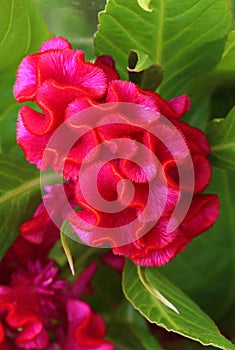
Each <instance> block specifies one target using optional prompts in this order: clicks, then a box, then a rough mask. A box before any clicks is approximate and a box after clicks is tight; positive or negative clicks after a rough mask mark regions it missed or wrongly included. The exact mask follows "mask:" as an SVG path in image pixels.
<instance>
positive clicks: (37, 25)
mask: <svg viewBox="0 0 235 350" xmlns="http://www.w3.org/2000/svg"><path fill="white" fill-rule="evenodd" d="M0 8H1V12H0V23H1V27H0V70H3V69H6V68H7V67H10V66H12V65H13V64H15V63H16V62H18V61H19V59H21V58H22V57H24V56H25V55H27V54H28V53H29V52H34V51H35V50H37V49H38V46H39V45H40V44H41V43H42V42H43V41H44V40H46V39H47V37H48V32H47V29H46V25H45V23H44V22H43V20H42V19H41V17H40V15H39V13H38V11H37V8H36V6H35V4H34V2H33V1H32V0H0Z"/></svg>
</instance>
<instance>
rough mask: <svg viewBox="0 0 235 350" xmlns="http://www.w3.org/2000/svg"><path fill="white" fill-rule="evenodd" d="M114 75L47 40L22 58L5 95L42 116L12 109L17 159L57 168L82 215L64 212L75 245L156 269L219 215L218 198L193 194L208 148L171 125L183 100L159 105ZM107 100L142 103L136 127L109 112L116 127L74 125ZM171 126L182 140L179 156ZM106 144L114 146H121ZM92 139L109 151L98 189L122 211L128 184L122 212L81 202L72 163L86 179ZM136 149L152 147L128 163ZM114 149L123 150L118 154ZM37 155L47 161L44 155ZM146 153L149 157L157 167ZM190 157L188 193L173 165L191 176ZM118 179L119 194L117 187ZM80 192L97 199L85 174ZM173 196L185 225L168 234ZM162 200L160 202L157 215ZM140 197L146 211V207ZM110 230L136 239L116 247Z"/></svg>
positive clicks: (184, 128)
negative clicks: (183, 208) (107, 248)
mask: <svg viewBox="0 0 235 350" xmlns="http://www.w3.org/2000/svg"><path fill="white" fill-rule="evenodd" d="M118 78H119V77H118V74H117V72H116V71H115V67H114V62H113V60H112V59H111V58H110V57H108V56H103V57H101V58H98V59H97V60H96V61H95V63H94V64H91V63H88V62H85V60H84V55H83V53H82V52H81V51H77V50H72V49H71V46H70V44H69V43H68V42H67V41H66V40H65V39H63V38H54V39H51V40H49V41H47V42H46V43H44V44H43V46H42V48H41V50H40V52H39V53H38V54H35V55H30V56H28V57H26V58H25V59H24V60H23V61H22V63H21V65H20V67H19V70H18V74H17V81H16V85H15V90H14V92H15V97H16V99H17V100H18V101H19V102H23V101H28V100H34V101H35V102H36V104H37V105H38V106H39V108H41V110H42V111H43V113H39V112H36V111H35V110H33V109H31V108H29V107H26V106H25V107H22V108H21V110H20V112H19V120H18V134H17V140H18V143H19V145H20V146H21V147H22V148H23V150H24V152H25V156H26V158H27V159H28V160H29V161H30V162H32V163H34V164H36V165H37V166H38V168H40V169H41V170H44V169H46V168H47V167H49V166H50V165H51V166H52V167H53V168H54V170H55V171H58V172H60V171H63V176H64V177H65V179H66V180H68V181H73V182H74V183H75V185H74V186H75V187H74V189H75V191H74V194H73V195H74V199H75V201H76V202H77V204H79V205H80V206H81V207H82V208H83V210H81V211H79V212H77V213H74V214H73V215H71V216H70V223H71V224H72V226H73V228H74V231H75V233H76V234H77V235H78V236H79V238H80V239H81V240H82V241H83V242H84V243H87V244H90V245H95V246H97V245H99V244H100V245H102V244H104V243H107V242H108V243H110V245H111V247H113V252H114V253H115V254H120V255H124V256H127V257H129V258H130V259H131V260H132V261H134V262H135V263H138V264H141V265H144V266H156V265H162V264H165V263H167V262H169V261H170V260H172V259H173V258H174V257H175V256H176V255H177V254H178V253H179V252H181V251H182V250H183V249H184V248H185V247H186V245H187V244H188V242H190V241H191V240H192V238H194V237H196V236H197V235H199V234H200V233H202V232H203V231H205V230H207V229H208V228H209V227H210V226H211V225H212V224H213V223H214V222H215V220H216V218H217V216H218V210H219V202H218V198H217V196H215V195H203V194H202V191H203V190H204V189H205V188H206V187H207V185H208V183H209V181H210V177H211V167H210V164H209V162H208V156H209V151H210V150H209V145H208V142H207V140H206V138H205V136H204V134H203V133H202V132H201V131H200V130H198V129H196V128H193V127H191V126H189V125H187V124H186V123H184V122H181V121H180V120H179V118H180V117H182V116H183V115H184V114H185V113H186V112H187V111H188V110H189V108H190V101H189V98H188V96H186V95H182V96H178V97H176V98H174V99H171V100H169V101H165V100H164V99H162V98H161V97H160V96H159V95H158V94H156V93H154V92H152V91H148V90H141V89H140V88H139V87H138V86H137V85H135V84H133V83H130V82H124V81H121V80H119V79H118ZM107 103H109V104H113V105H118V104H119V103H127V104H132V105H135V106H142V108H145V110H144V111H143V113H140V114H141V115H140V116H139V117H140V118H141V120H142V126H141V127H139V126H136V125H133V123H132V122H131V121H129V124H128V123H126V120H127V119H128V116H126V115H118V116H117V115H116V116H115V118H119V119H118V123H112V120H109V123H106V125H104V123H102V122H103V121H104V120H105V118H106V121H107V118H109V117H110V116H109V115H108V116H107V115H104V116H103V115H102V113H100V114H99V113H98V114H97V115H95V117H96V118H97V120H96V124H95V125H93V120H92V121H91V125H92V126H93V129H92V130H89V128H88V129H87V123H88V124H89V121H87V120H83V119H82V118H81V119H79V120H78V121H77V124H74V123H73V118H72V116H73V115H74V114H77V113H79V112H81V111H83V110H85V109H88V108H89V107H92V106H93V107H95V108H97V111H98V110H99V108H100V110H102V104H103V106H105V104H107ZM148 110H149V111H153V112H154V113H155V117H154V118H155V119H154V120H152V119H151V118H152V116H153V115H154V114H153V113H152V115H151V113H150V114H149V113H147V112H146V113H145V111H148ZM124 114H125V113H124ZM161 115H163V116H164V117H165V118H166V120H168V121H169V122H170V125H171V127H168V128H166V127H165V125H164V123H161V121H160V120H161V118H160V116H161ZM124 120H125V123H124V122H123V121H124ZM158 121H159V125H158V127H159V133H161V131H162V130H165V134H164V137H165V138H166V139H167V140H168V142H169V143H170V145H171V149H174V150H175V152H176V153H177V159H175V158H174V156H173V155H172V154H171V151H170V150H169V148H168V147H167V145H166V144H165V143H164V140H160V139H158V138H157V137H156V136H154V135H153V134H152V133H151V130H149V126H150V125H151V123H153V124H154V123H158ZM62 123H63V125H65V127H64V129H63V135H62V139H63V140H60V142H59V144H58V145H54V148H51V147H48V148H49V149H47V144H48V141H49V139H50V137H51V136H52V135H54V133H55V131H56V130H57V128H58V126H60V125H61V124H62ZM82 128H85V130H89V131H87V132H86V133H84V134H83V135H82V136H81V137H80V138H79V137H78V138H79V139H78V140H76V141H77V142H76V143H75V144H74V145H73V146H72V148H71V150H70V151H69V153H68V154H64V153H63V152H64V150H63V147H64V144H66V142H67V141H68V142H70V139H71V138H73V137H74V135H75V136H76V135H77V134H76V133H77V129H79V130H80V129H82ZM174 130H177V132H178V134H180V135H181V136H180V137H181V139H183V140H184V141H185V143H186V144H187V147H188V153H184V152H183V151H182V150H181V148H180V146H179V144H178V139H177V137H176V138H175V133H174ZM113 139H119V140H121V141H122V146H121V148H122V149H120V146H117V144H115V142H114V141H112V140H113ZM127 141H128V142H127ZM101 143H104V144H105V146H104V147H107V148H110V149H111V150H112V153H113V155H114V156H113V160H109V161H107V162H106V164H105V165H104V166H103V167H102V169H101V171H100V172H99V174H98V175H99V176H98V178H97V187H98V190H99V192H100V194H101V196H103V197H104V198H105V199H106V200H107V201H117V202H119V203H120V205H121V206H124V207H125V204H126V203H127V202H128V200H127V199H126V194H128V188H127V187H125V185H123V184H124V183H125V180H130V181H131V182H132V184H133V188H134V190H135V194H134V197H133V199H132V201H131V202H130V203H128V205H127V206H126V207H125V208H124V209H123V210H122V211H120V212H116V213H111V214H110V213H109V212H105V211H104V210H103V209H99V208H94V206H93V205H91V204H90V203H89V201H87V199H86V198H85V197H84V193H83V190H82V189H81V186H80V180H81V179H80V170H81V165H83V164H84V163H86V169H87V170H88V173H89V172H90V175H92V173H93V172H94V171H95V169H96V167H97V166H98V164H99V154H98V152H97V153H96V152H93V153H92V152H91V153H92V156H90V151H91V150H93V149H94V148H95V147H96V146H99V145H100V144H101ZM138 143H139V144H140V143H141V144H143V145H144V146H145V148H146V149H148V150H149V151H151V152H149V153H146V154H142V155H141V157H142V159H143V166H140V165H138V164H137V163H138V162H137V161H136V160H137V159H138V158H139V153H140V151H139V146H138ZM125 145H129V146H125ZM56 147H57V148H56ZM65 148H66V147H65ZM123 150H124V154H121V151H123ZM45 151H46V152H45ZM44 152H45V153H46V154H47V156H46V157H43V154H44ZM88 154H89V157H87V155H88ZM120 154H121V156H120ZM115 156H116V157H115ZM154 157H155V158H157V159H158V162H159V164H160V165H159V166H158V165H157V163H156V162H155V160H154ZM42 159H43V162H42ZM64 159H65V164H64V166H63V160H64ZM189 160H192V163H193V167H194V169H193V170H194V176H195V184H194V188H191V187H190V179H189V181H187V179H186V181H185V182H184V183H183V184H181V183H180V176H179V169H181V172H184V173H185V174H186V176H185V178H187V176H188V178H190V177H191V175H190V171H189V170H190V169H191V167H190V161H189ZM187 174H188V175H187ZM120 180H122V188H121V190H120V188H119V190H118V184H119V182H120ZM150 185H151V191H150V190H149V188H150V187H149V186H150ZM181 185H182V186H181ZM85 187H86V188H85V191H86V192H87V193H88V194H89V195H90V197H92V196H93V197H95V196H96V194H95V188H94V186H91V185H90V176H87V184H85ZM182 193H183V194H187V193H190V194H191V195H192V202H191V205H190V207H189V210H188V213H187V215H186V216H185V217H184V219H183V220H181V221H180V222H179V224H178V225H176V226H177V227H175V228H174V230H173V232H170V233H168V231H167V227H168V224H169V222H170V220H171V219H172V218H173V220H175V221H176V222H177V220H178V218H177V217H176V218H175V217H174V216H173V212H174V208H175V207H176V205H177V202H178V200H179V199H181V196H182ZM127 197H128V196H127ZM163 197H164V198H165V199H166V203H165V206H164V210H163V211H162V212H160V209H159V207H160V206H161V198H163ZM149 201H150V206H149V208H150V209H148V210H147V211H146V210H145V207H146V205H147V203H148V202H149ZM159 213H160V214H159ZM158 215H160V218H159V216H158ZM133 221H135V226H133V227H132V228H131V229H130V227H131V225H129V224H130V223H131V222H133ZM151 223H154V224H153V225H151ZM92 225H93V226H95V227H96V228H106V229H107V230H106V232H107V235H105V234H104V235H103V237H97V230H92V229H91V227H92ZM123 226H124V229H123V228H122V227H123ZM110 228H118V229H119V231H120V235H122V236H123V235H124V236H125V232H126V234H127V236H128V237H135V240H133V239H132V241H131V242H130V241H129V240H128V239H127V242H125V244H124V243H123V242H122V244H119V245H118V239H117V237H110V236H109V229H110ZM142 232H145V234H142ZM115 240H116V241H115ZM113 243H114V244H113Z"/></svg>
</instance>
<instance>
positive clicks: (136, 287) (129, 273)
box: [123, 261, 235, 350]
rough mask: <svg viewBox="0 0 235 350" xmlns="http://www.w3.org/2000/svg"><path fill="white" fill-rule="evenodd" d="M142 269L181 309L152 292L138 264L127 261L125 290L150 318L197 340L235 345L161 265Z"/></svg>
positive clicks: (228, 349) (229, 348) (231, 348)
mask: <svg viewBox="0 0 235 350" xmlns="http://www.w3.org/2000/svg"><path fill="white" fill-rule="evenodd" d="M141 273H142V275H143V276H144V278H145V279H146V281H147V282H148V284H149V286H151V288H153V289H155V290H157V291H159V293H160V294H162V295H163V296H164V297H165V298H166V299H167V300H169V302H170V303H171V304H172V305H174V306H175V308H176V309H177V310H178V311H179V314H178V313H176V312H175V311H173V310H172V309H170V308H169V307H168V306H166V305H164V304H163V303H162V302H161V301H160V300H159V299H158V298H156V297H155V296H154V295H153V294H152V293H149V291H148V289H146V286H145V284H143V283H142V282H141V279H140V278H139V274H138V266H136V265H134V264H133V263H132V262H130V261H128V262H127V264H126V267H125V270H124V274H123V291H124V293H125V296H126V298H127V299H128V300H129V301H130V302H131V303H132V305H133V306H134V307H135V308H136V309H137V310H138V311H139V312H140V313H141V314H142V315H144V316H145V317H146V318H147V319H148V320H149V321H150V322H152V323H156V324H157V325H159V326H160V327H163V328H165V329H166V330H168V331H173V332H175V333H178V334H181V335H183V336H185V337H187V338H190V339H193V340H196V341H198V342H200V343H201V344H203V345H213V346H215V347H217V348H219V349H225V350H234V349H235V347H234V346H233V345H232V344H231V343H230V342H229V341H228V340H227V339H226V338H224V337H223V336H222V335H221V333H220V332H219V330H218V328H217V327H216V325H215V323H214V322H213V321H212V320H211V319H210V318H209V316H207V315H206V314H205V313H204V312H203V311H202V310H201V309H200V308H199V307H198V306H197V304H195V303H194V302H193V301H192V300H191V299H190V298H189V297H187V296H186V295H185V294H184V293H183V292H182V291H181V290H180V289H178V288H177V287H176V286H175V285H173V284H172V283H171V282H170V281H169V280H167V279H166V278H165V277H164V276H163V275H162V274H161V273H160V272H159V269H158V268H141ZM192 278H193V276H192Z"/></svg>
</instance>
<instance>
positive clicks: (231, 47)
mask: <svg viewBox="0 0 235 350" xmlns="http://www.w3.org/2000/svg"><path fill="white" fill-rule="evenodd" d="M216 71H217V73H218V72H220V73H225V72H235V30H232V31H231V32H230V33H229V35H228V38H227V42H226V45H225V49H224V52H223V56H222V58H221V61H220V63H219V64H218V66H217V67H216Z"/></svg>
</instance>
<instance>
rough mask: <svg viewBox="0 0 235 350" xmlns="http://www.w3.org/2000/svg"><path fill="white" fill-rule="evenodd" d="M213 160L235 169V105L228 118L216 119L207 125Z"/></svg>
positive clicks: (218, 165) (219, 164) (217, 164)
mask: <svg viewBox="0 0 235 350" xmlns="http://www.w3.org/2000/svg"><path fill="white" fill-rule="evenodd" d="M206 133H207V137H208V140H209V142H210V146H211V156H210V159H211V162H212V164H213V165H215V166H217V167H221V168H225V169H233V170H234V169H235V107H234V108H232V110H231V111H230V112H229V114H228V115H227V117H226V118H221V119H214V120H212V121H211V122H210V123H209V124H208V126H207V131H206Z"/></svg>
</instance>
